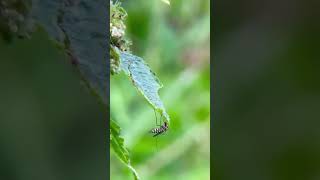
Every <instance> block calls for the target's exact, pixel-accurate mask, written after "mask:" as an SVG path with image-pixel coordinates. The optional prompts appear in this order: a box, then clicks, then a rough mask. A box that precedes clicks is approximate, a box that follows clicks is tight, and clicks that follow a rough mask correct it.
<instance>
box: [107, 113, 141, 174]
mask: <svg viewBox="0 0 320 180" xmlns="http://www.w3.org/2000/svg"><path fill="white" fill-rule="evenodd" d="M120 130H121V129H120V127H119V126H118V125H117V124H116V122H115V121H114V120H113V119H110V144H111V148H112V149H113V151H114V152H115V153H116V155H117V157H118V158H119V159H120V161H121V162H123V163H124V164H125V165H126V166H127V167H128V168H129V169H130V170H131V171H132V173H133V175H134V178H135V179H136V180H138V179H140V178H139V176H138V173H137V171H136V170H135V169H134V168H133V167H132V166H131V164H130V157H129V152H128V150H127V149H126V148H125V147H124V139H123V138H122V137H121V136H120Z"/></svg>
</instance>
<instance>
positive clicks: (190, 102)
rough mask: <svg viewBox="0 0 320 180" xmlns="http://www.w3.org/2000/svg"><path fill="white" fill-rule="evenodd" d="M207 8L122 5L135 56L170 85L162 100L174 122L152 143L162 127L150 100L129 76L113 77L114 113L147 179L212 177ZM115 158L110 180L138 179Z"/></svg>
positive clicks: (182, 3)
mask: <svg viewBox="0 0 320 180" xmlns="http://www.w3.org/2000/svg"><path fill="white" fill-rule="evenodd" d="M207 2H208V1H206V0H201V1H191V0H189V1H171V5H170V6H167V4H165V3H163V2H162V1H143V0H138V1H123V3H122V6H123V7H124V8H125V10H126V11H127V13H128V16H127V18H126V20H125V25H126V31H125V32H126V33H125V34H126V35H125V36H126V37H127V38H129V39H130V40H132V42H133V44H134V45H133V46H131V47H130V49H131V51H132V52H134V53H135V54H139V56H140V57H141V58H142V59H144V62H145V63H147V64H148V65H149V66H150V67H152V70H154V71H155V72H156V73H157V76H158V77H160V79H161V81H162V82H163V83H164V85H165V88H163V89H161V91H160V96H161V100H162V102H163V103H164V104H165V107H166V109H167V110H168V114H170V118H171V120H172V121H170V130H169V131H168V132H166V133H165V134H164V135H162V136H159V137H158V138H153V137H152V136H150V135H149V134H148V133H147V132H148V131H149V130H150V129H151V128H153V127H155V121H156V120H155V115H154V112H153V109H151V108H148V107H149V104H148V101H147V102H145V101H141V97H139V96H136V94H135V92H136V89H137V88H136V86H132V84H131V83H128V80H127V79H126V78H127V76H129V78H130V80H132V78H131V77H130V72H128V73H125V72H124V73H119V74H118V75H116V76H112V78H111V79H110V81H111V82H110V84H111V87H110V88H111V89H110V91H111V94H112V96H111V104H110V105H111V113H112V115H113V117H114V119H115V120H117V124H119V126H120V127H121V129H122V130H123V131H122V136H123V138H124V139H125V144H126V147H127V148H129V149H130V159H131V164H132V165H133V166H134V167H135V169H136V170H137V172H138V173H139V176H140V177H141V179H154V180H165V179H186V180H189V179H190V180H192V179H209V177H210V175H209V157H210V156H209V147H208V146H209V118H210V114H209V111H210V110H209V108H210V105H209V99H210V93H209V72H210V71H209V65H208V64H209V58H208V53H209V49H208V47H209V37H210V36H209V20H210V18H209V11H208V10H209V8H208V7H209V6H207V5H208V3H207ZM123 54H131V53H127V52H124V53H123ZM120 56H121V54H120ZM135 57H136V56H134V55H128V58H132V59H134V58H135ZM137 58H138V57H137ZM135 61H138V60H135ZM120 65H121V64H120ZM127 67H128V66H127ZM160 86H161V83H160ZM158 119H159V117H158ZM116 157H117V156H116V154H115V153H112V154H111V162H110V163H111V179H113V180H122V179H129V178H130V177H131V172H130V171H128V170H127V168H125V167H123V165H122V163H119V162H118V160H117V158H116Z"/></svg>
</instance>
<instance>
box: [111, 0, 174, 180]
mask: <svg viewBox="0 0 320 180" xmlns="http://www.w3.org/2000/svg"><path fill="white" fill-rule="evenodd" d="M166 2H167V3H168V1H166ZM126 17H127V13H126V11H125V10H124V9H123V7H121V4H120V2H113V1H110V18H111V19H110V35H111V37H110V68H111V70H110V73H111V74H112V75H116V74H119V73H120V72H123V73H125V74H126V75H127V76H128V78H129V79H130V80H131V82H132V84H133V86H134V87H136V89H137V90H138V92H140V94H142V96H143V97H144V99H145V100H147V102H148V103H149V104H150V105H151V107H152V108H153V109H154V110H155V111H156V112H158V113H160V114H161V115H162V116H163V117H164V118H165V124H166V125H167V124H168V123H169V122H170V118H169V115H168V114H167V112H166V110H165V108H164V105H163V103H162V101H161V99H160V97H159V94H158V91H159V89H160V88H161V87H162V84H161V82H160V81H159V79H158V78H157V76H156V75H155V73H154V72H152V70H151V69H150V67H149V66H148V65H147V64H146V63H145V61H144V60H143V59H142V58H140V57H138V56H135V55H133V54H131V52H130V45H131V42H130V41H129V40H128V39H126V37H125V28H126V26H125V19H126ZM111 96H112V95H111ZM111 108H112V107H111ZM110 127H111V129H110V141H111V145H112V146H111V148H112V149H113V150H114V152H115V153H116V155H117V156H118V158H119V159H120V160H121V161H122V162H123V163H124V164H125V165H126V166H128V167H129V168H130V169H131V170H132V172H133V174H134V177H135V179H139V177H138V174H137V172H136V171H135V170H134V169H133V167H132V166H131V163H130V158H129V153H128V151H127V149H126V148H125V145H124V139H123V138H122V137H121V136H120V127H119V126H118V125H117V124H116V122H115V120H114V119H113V118H112V117H111V122H110Z"/></svg>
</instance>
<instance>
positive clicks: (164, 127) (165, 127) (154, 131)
mask: <svg viewBox="0 0 320 180" xmlns="http://www.w3.org/2000/svg"><path fill="white" fill-rule="evenodd" d="M168 129H169V125H168V123H167V122H164V124H163V125H162V126H160V127H159V128H154V129H151V130H150V133H152V134H154V135H153V137H156V136H158V135H160V134H162V133H164V132H166V131H167V130H168Z"/></svg>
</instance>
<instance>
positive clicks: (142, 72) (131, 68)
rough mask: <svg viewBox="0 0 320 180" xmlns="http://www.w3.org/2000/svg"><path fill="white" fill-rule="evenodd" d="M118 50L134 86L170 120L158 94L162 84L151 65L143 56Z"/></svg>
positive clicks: (121, 63) (123, 68)
mask: <svg viewBox="0 0 320 180" xmlns="http://www.w3.org/2000/svg"><path fill="white" fill-rule="evenodd" d="M118 52H119V54H120V67H121V69H122V70H123V71H124V72H125V73H126V74H127V75H128V76H129V77H130V78H131V80H132V82H133V84H134V86H135V87H136V88H137V89H138V90H139V92H140V93H141V94H142V95H143V96H144V97H145V99H146V100H147V101H148V102H149V103H150V104H151V105H152V107H153V108H154V109H155V110H156V111H158V112H160V114H161V115H162V116H164V117H165V119H166V120H167V121H168V122H170V117H169V115H168V114H167V112H166V110H165V107H164V105H163V103H162V101H161V99H160V97H159V94H158V91H159V89H160V88H161V87H162V84H161V82H160V81H159V79H158V78H157V76H156V75H155V73H154V72H152V71H151V69H150V67H149V66H148V65H147V64H146V63H145V62H144V60H143V59H142V58H140V57H138V56H135V55H132V54H130V53H127V52H121V51H119V50H118Z"/></svg>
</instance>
